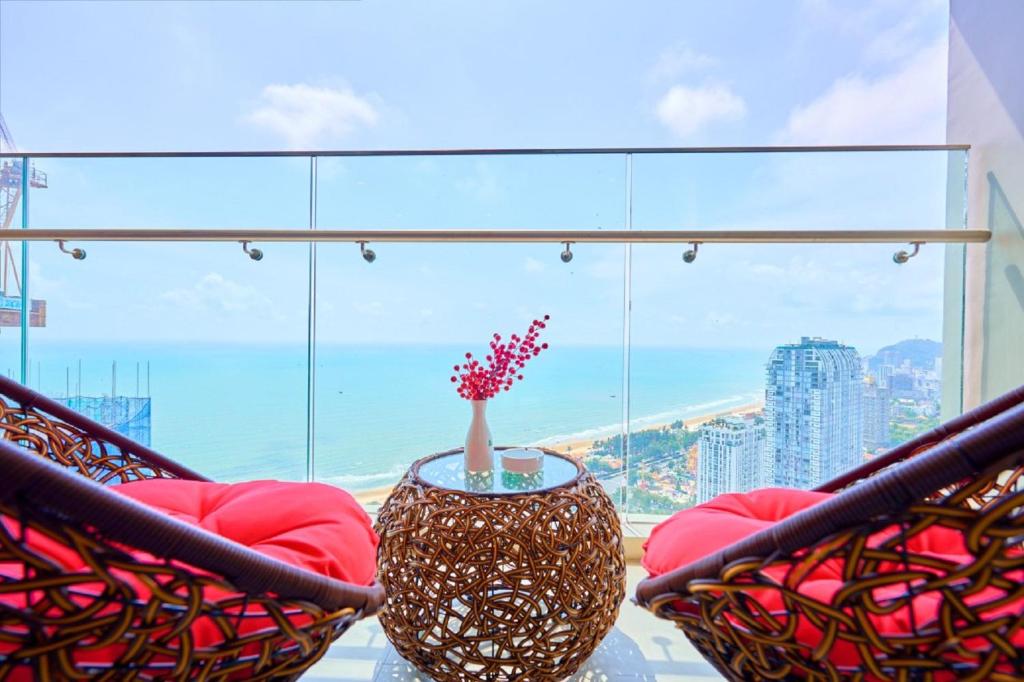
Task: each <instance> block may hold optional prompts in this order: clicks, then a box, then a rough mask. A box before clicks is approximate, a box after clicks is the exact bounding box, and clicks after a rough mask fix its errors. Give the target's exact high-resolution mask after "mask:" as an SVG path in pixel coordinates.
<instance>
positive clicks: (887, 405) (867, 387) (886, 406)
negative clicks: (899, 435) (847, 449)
mask: <svg viewBox="0 0 1024 682" xmlns="http://www.w3.org/2000/svg"><path fill="white" fill-rule="evenodd" d="M861 411H862V413H863V417H864V436H863V437H864V447H865V448H866V449H867V450H868V451H869V452H874V451H875V450H877V449H878V448H884V447H888V446H889V438H890V432H891V431H890V429H891V423H892V393H891V392H890V391H889V389H888V388H884V387H882V386H879V385H878V382H877V381H875V380H874V378H873V377H868V379H867V380H866V381H865V382H864V397H863V402H862V404H861Z"/></svg>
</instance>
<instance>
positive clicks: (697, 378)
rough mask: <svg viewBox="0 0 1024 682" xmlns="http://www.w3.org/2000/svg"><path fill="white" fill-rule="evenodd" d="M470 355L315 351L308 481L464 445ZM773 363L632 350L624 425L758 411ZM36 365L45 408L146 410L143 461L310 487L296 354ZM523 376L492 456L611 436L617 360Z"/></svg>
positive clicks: (130, 349) (619, 415)
mask: <svg viewBox="0 0 1024 682" xmlns="http://www.w3.org/2000/svg"><path fill="white" fill-rule="evenodd" d="M466 350H477V349H474V348H471V347H467V346H461V345H460V346H455V345H452V346H440V345H430V346H427V345H379V346H351V345H335V346H330V345H326V346H325V345H321V346H319V347H318V348H317V354H316V410H315V426H314V443H313V445H314V448H313V453H314V463H315V464H314V471H315V478H316V479H317V480H322V481H326V482H330V483H334V484H337V485H341V486H343V487H345V488H348V489H351V490H365V489H368V488H375V487H379V486H382V485H387V484H390V483H394V482H395V481H396V480H397V479H398V478H399V477H400V476H401V475H402V474H403V473H404V471H405V470H406V469H407V468H408V466H409V464H410V463H411V462H412V461H413V460H415V459H417V458H418V457H422V456H424V455H427V454H430V453H433V452H437V451H439V450H445V449H448V448H452V447H457V446H459V445H461V444H462V442H463V440H464V438H465V433H466V429H467V427H468V425H469V418H470V408H469V405H468V404H467V403H466V401H464V400H462V399H460V398H459V397H458V395H457V394H456V392H455V387H454V385H453V384H452V383H451V382H450V380H449V377H450V376H451V374H452V371H451V370H452V366H453V365H454V364H456V363H457V362H458V361H459V359H460V358H461V357H463V354H464V353H465V351H466ZM770 352H771V348H766V349H765V350H764V351H751V350H710V349H693V348H644V347H640V348H638V347H634V348H632V349H631V351H630V367H631V372H630V376H631V381H630V405H629V408H630V421H631V424H632V427H633V428H634V429H640V428H643V427H644V426H649V425H651V424H657V423H664V422H667V421H672V420H675V419H679V418H686V417H693V416H699V415H702V414H707V413H711V412H717V411H721V410H726V409H729V408H733V407H739V406H741V405H745V404H748V403H750V402H752V401H754V400H758V399H760V398H762V397H763V391H764V364H765V362H766V361H767V359H768V356H769V354H770ZM29 360H30V379H29V384H30V386H31V387H32V388H36V389H40V390H42V391H43V392H44V393H46V394H47V395H50V396H54V397H62V396H64V395H66V394H67V393H68V392H69V391H70V393H71V394H72V395H74V394H76V393H79V392H80V393H81V394H82V395H110V394H111V392H112V390H114V391H116V393H117V394H119V395H128V396H134V395H143V396H145V395H149V396H151V398H152V447H153V448H154V449H156V450H157V451H159V452H162V453H164V454H166V455H168V456H170V457H172V458H174V459H176V460H178V461H180V462H182V463H184V464H185V465H187V466H190V467H192V468H194V469H196V470H198V471H201V472H202V473H204V474H207V475H209V476H211V477H213V478H215V479H217V480H227V481H232V480H242V479H253V478H276V479H291V480H301V479H304V478H305V475H306V457H307V442H306V433H307V423H306V422H307V398H306V396H307V361H306V347H305V345H304V344H303V345H299V344H296V345H288V346H260V345H205V344H182V345H174V346H172V345H146V344H138V343H132V344H123V345H122V344H58V343H52V342H33V343H32V344H31V345H30V347H29ZM115 362H116V363H117V370H116V378H115V376H114V372H113V371H112V365H113V363H115ZM79 365H80V366H81V380H80V381H79ZM16 366H17V359H16V358H0V371H3V372H4V373H8V372H13V371H14V367H16ZM147 368H148V372H147ZM524 374H525V380H524V381H523V382H521V383H517V384H516V385H514V386H513V387H512V390H511V391H509V392H507V393H502V394H501V395H499V396H498V397H497V398H495V399H494V400H492V401H491V403H490V404H489V405H488V409H487V417H488V422H489V424H490V427H491V432H492V434H493V436H494V440H495V443H496V444H544V443H553V442H556V441H564V440H571V439H583V438H594V437H603V436H610V435H614V434H617V433H619V431H620V429H621V424H622V421H623V404H622V393H623V382H622V377H623V353H622V348H621V346H611V347H602V346H575V347H573V346H553V347H552V348H550V349H549V350H548V351H545V352H544V353H543V354H542V355H541V356H540V357H538V358H536V359H534V360H532V361H531V362H530V363H529V364H528V365H527V367H526V370H525V372H524ZM115 380H116V387H115V385H114V382H115ZM79 384H80V391H79Z"/></svg>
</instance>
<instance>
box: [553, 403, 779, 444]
mask: <svg viewBox="0 0 1024 682" xmlns="http://www.w3.org/2000/svg"><path fill="white" fill-rule="evenodd" d="M761 397H762V396H761V394H760V393H746V394H740V395H733V396H729V397H728V398H720V399H719V400H709V401H707V402H703V403H694V404H691V405H682V406H680V407H677V408H673V409H671V410H665V411H663V412H656V413H655V414H649V415H645V416H643V417H634V418H632V419H630V420H629V426H630V429H636V428H642V427H645V426H647V427H650V426H654V425H655V424H664V423H665V422H671V421H676V420H679V419H691V418H693V417H700V416H703V415H705V414H707V413H708V411H709V410H711V411H717V410H716V409H715V408H728V407H741V406H743V405H747V404H749V403H751V402H753V401H755V400H758V399H760V398H761ZM621 432H622V422H615V423H614V424H608V425H605V426H598V427H594V428H589V429H583V430H581V431H574V432H572V433H567V434H559V435H557V436H547V437H545V438H542V439H540V440H536V441H534V443H533V445H553V444H556V443H564V442H567V441H577V440H596V439H598V438H608V437H610V436H616V435H619V434H620V433H621Z"/></svg>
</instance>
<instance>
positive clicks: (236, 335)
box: [0, 145, 988, 514]
mask: <svg viewBox="0 0 1024 682" xmlns="http://www.w3.org/2000/svg"><path fill="white" fill-rule="evenodd" d="M4 156H6V157H9V158H11V159H12V160H13V161H14V162H16V163H21V164H33V165H34V166H37V167H38V168H39V169H40V171H41V172H45V173H46V174H47V176H48V183H47V184H48V186H47V187H46V188H32V187H22V186H18V187H15V186H12V187H9V188H8V187H4V188H2V189H3V191H4V192H5V193H6V194H5V195H4V197H6V199H7V201H6V203H4V202H0V204H3V205H4V206H6V207H7V208H6V211H7V212H6V213H5V214H4V216H3V217H4V220H3V224H2V226H0V227H2V229H0V251H2V262H3V273H4V278H3V292H2V293H3V299H2V301H3V302H4V305H3V306H0V316H2V315H4V314H7V317H0V320H2V321H3V324H4V326H3V327H2V329H0V371H3V372H4V373H6V374H8V375H11V376H14V377H15V378H19V379H21V380H22V381H23V382H24V383H26V384H28V385H30V386H31V387H33V388H38V389H40V390H42V391H44V392H46V393H47V394H49V395H51V396H53V397H56V398H59V399H63V400H66V401H67V402H68V403H69V404H70V405H71V406H72V407H75V408H76V409H80V410H83V411H86V412H89V413H92V414H95V415H96V416H98V417H100V418H101V419H103V420H105V421H107V422H108V423H111V424H114V425H116V426H118V427H119V428H121V429H123V430H125V431H126V432H127V433H129V434H130V435H133V436H135V437H138V438H140V439H142V440H146V439H149V441H150V442H151V444H152V445H153V447H154V448H155V449H157V450H159V451H161V452H164V453H166V454H168V455H169V456H171V457H174V458H176V459H179V460H181V461H182V462H183V463H185V464H186V465H188V466H190V467H193V468H196V469H198V470H200V471H202V472H204V473H207V474H210V475H211V476H213V477H214V478H218V479H228V480H230V479H239V478H252V477H276V478H292V479H303V478H309V479H315V480H321V481H326V482H330V483H335V484H338V485H342V486H343V487H346V488H348V489H350V490H353V491H355V492H358V493H359V494H360V495H361V496H362V498H363V499H365V500H367V501H368V502H372V501H373V500H377V499H380V497H381V495H382V490H383V489H386V487H387V486H388V485H389V484H391V483H394V482H395V481H396V480H397V479H398V477H399V476H400V475H401V474H402V473H403V471H404V469H405V468H406V467H407V466H408V464H409V463H410V462H411V461H412V460H413V459H415V458H417V457H419V456H422V455H425V454H428V453H430V452H434V451H438V450H442V449H446V448H449V447H452V446H455V445H458V444H460V443H461V441H462V439H463V438H464V435H465V430H466V427H467V426H468V422H469V416H468V411H469V410H468V406H466V405H463V404H462V403H461V401H459V400H457V396H456V395H455V392H454V390H452V387H451V385H450V384H449V382H448V377H449V375H450V373H451V368H452V367H451V366H452V365H453V364H455V363H456V362H457V361H459V359H460V357H462V356H463V354H464V353H465V352H466V351H473V352H474V353H475V354H477V355H483V354H484V353H482V352H481V351H485V350H486V347H487V346H486V344H487V341H488V340H489V336H490V334H491V333H492V332H500V333H502V334H508V333H511V332H521V331H523V329H525V326H526V325H527V324H528V323H529V320H531V319H533V318H534V317H537V316H539V315H542V314H545V313H547V314H550V315H552V321H551V325H550V327H549V329H548V330H547V331H546V334H547V336H548V338H547V340H548V342H549V343H550V344H551V348H550V351H549V353H548V354H546V355H544V356H542V357H540V358H538V359H537V360H536V361H535V362H533V363H531V365H530V366H528V367H527V371H526V372H525V374H526V375H527V376H526V379H525V381H524V382H523V383H522V384H521V385H517V386H515V387H514V388H513V390H512V391H511V392H509V393H507V394H502V395H501V396H500V397H499V398H498V399H497V400H495V402H494V404H493V405H492V406H491V408H490V409H489V419H490V421H491V428H492V431H493V432H494V436H495V439H496V440H497V441H499V442H503V443H504V442H516V443H538V444H544V445H547V446H549V447H555V448H560V449H563V450H567V451H570V452H572V453H574V454H578V455H580V456H582V457H584V459H585V461H586V463H587V464H588V466H589V467H590V468H591V469H592V470H594V471H596V472H598V473H599V475H601V476H602V477H603V479H604V481H605V482H606V484H607V486H608V488H609V489H610V490H612V491H613V492H614V493H615V495H616V496H617V500H618V502H619V503H620V504H621V505H622V508H623V509H624V510H626V511H628V512H631V513H655V514H663V513H667V512H669V511H671V510H673V509H675V508H678V507H681V506H686V505H689V504H692V503H693V502H694V501H696V500H697V499H698V498H699V497H700V496H703V495H706V494H708V493H709V492H710V491H721V490H725V489H740V488H745V487H749V486H751V485H753V484H755V483H763V482H765V480H763V479H764V477H765V476H771V475H776V474H777V473H778V472H775V473H767V472H769V470H772V469H773V467H792V468H795V469H794V470H800V471H801V472H803V468H806V472H803V473H801V474H800V475H801V476H805V478H806V480H804V479H800V480H799V481H797V483H805V484H812V483H813V482H814V480H815V477H817V478H820V479H824V478H828V477H829V473H830V472H832V471H833V470H835V469H836V468H837V467H844V466H848V465H850V464H851V463H852V462H853V460H854V459H856V460H857V461H861V460H862V459H863V458H865V457H870V456H871V454H872V452H873V451H874V450H876V449H878V448H880V447H883V446H884V444H885V443H892V442H894V441H898V440H902V439H906V438H908V437H910V435H912V434H913V433H915V432H917V431H919V430H921V429H923V428H926V427H928V426H930V425H931V424H933V423H934V422H935V420H936V419H938V417H939V412H940V411H941V412H942V413H944V414H946V415H952V414H956V413H958V412H959V411H960V393H961V388H960V387H961V382H962V376H961V373H962V369H961V368H962V362H961V359H962V325H963V310H962V298H963V293H962V288H963V262H964V258H963V253H964V244H965V243H968V242H977V241H985V240H986V239H987V238H988V232H987V231H985V230H975V229H968V225H969V223H968V221H967V217H966V215H965V210H964V206H965V201H964V195H965V181H966V162H967V148H966V147H964V146H942V145H938V146H904V147H830V148H826V147H798V148H797V147H793V148H714V149H587V150H452V151H414V152H284V153H233V152H197V153H124V154H121V153H115V154H111V153H95V154H26V155H19V156H13V155H4ZM22 167H27V166H25V165H23V166H22ZM20 177H25V176H24V175H23V176H20ZM16 194H17V195H18V196H17V200H14V197H15V195H16ZM26 206H27V207H28V209H27V210H25V207H26ZM54 241H59V242H61V244H60V246H61V249H63V251H65V252H68V253H72V254H73V253H74V250H75V249H83V250H86V251H87V252H88V255H87V257H86V258H84V260H79V261H76V260H74V259H72V258H69V257H68V256H67V255H65V253H62V250H61V249H58V247H57V246H56V245H54V244H52V243H39V242H54ZM238 242H245V244H243V246H244V247H245V248H246V249H247V250H248V252H249V254H250V256H252V255H254V253H253V249H258V250H259V251H261V252H262V259H260V260H259V261H258V262H256V260H255V259H253V258H251V257H248V258H247V257H246V256H245V255H244V254H243V253H241V249H240V247H239V244H238ZM894 244H898V246H894ZM921 244H923V245H924V246H923V247H921V248H920V249H919V248H918V247H920V245H921ZM368 249H369V250H371V251H373V252H375V256H376V258H375V259H370V258H368V257H366V256H367V250H368ZM897 250H898V251H902V252H903V253H904V255H903V257H901V258H897V259H896V260H897V261H900V260H902V261H903V264H902V265H898V264H896V263H894V262H893V260H894V258H893V257H894V251H897ZM361 254H362V255H363V256H364V258H360V255H361ZM570 256H571V257H570ZM908 257H909V259H908ZM33 302H39V303H33ZM43 302H45V303H43ZM8 303H9V304H10V306H8V305H7V304H8ZM8 307H9V308H10V310H8ZM40 310H41V311H42V312H41V316H40ZM12 325H13V326H12ZM521 328H522V329H521ZM803 337H808V338H812V337H824V338H827V339H830V340H836V341H838V342H840V344H841V345H843V346H846V347H849V348H851V349H854V350H856V351H857V355H856V356H854V355H852V354H851V353H852V351H847V350H843V351H842V353H846V354H847V355H846V356H844V357H846V360H843V362H848V363H849V367H848V369H849V376H847V377H846V379H845V380H844V381H845V383H844V384H842V385H843V386H845V389H843V390H846V391H847V392H848V393H849V395H850V396H853V395H854V393H850V392H851V391H855V397H849V396H848V397H847V398H846V399H842V398H840V397H836V396H835V395H831V394H830V395H831V397H828V399H827V400H826V399H821V398H816V399H815V400H811V399H810V398H809V397H808V395H807V394H810V393H811V392H813V391H818V392H819V393H821V392H822V391H823V390H824V391H825V393H828V391H830V390H831V391H833V393H835V391H837V390H839V389H837V388H836V387H837V386H839V384H836V383H835V381H837V380H836V379H834V378H833V379H828V378H827V377H824V373H825V369H824V367H825V365H827V364H828V363H830V362H831V363H833V365H834V364H835V362H834V361H833V360H831V359H829V358H831V357H832V355H830V353H831V351H829V352H825V351H824V350H820V349H816V347H815V343H817V342H814V341H808V342H806V343H804V344H802V343H801V339H802V338H803ZM902 341H910V343H904V344H902V345H897V346H895V347H894V348H893V347H892V346H893V345H894V344H897V343H898V342H902ZM928 342H931V343H928ZM779 348H781V349H782V350H778V349H779ZM826 356H827V357H826ZM822 358H824V359H822ZM815 363H818V364H817V365H815ZM812 366H813V367H812ZM832 371H833V373H834V367H833V370H832ZM800 373H803V374H801V377H803V378H804V379H806V381H804V379H799V380H798V379H796V378H794V377H796V375H797V374H800ZM868 375H870V377H871V379H872V382H873V383H872V382H869V383H868V384H867V385H863V381H864V378H865V377H866V376H868ZM814 376H817V377H818V379H813V377H814ZM814 381H819V384H814V383H813V382H814ZM829 381H832V383H831V384H829V383H828V382H829ZM822 382H824V383H822ZM823 386H824V388H823ZM830 387H831V388H830ZM851 387H852V388H851ZM766 398H767V401H768V412H767V413H765V412H763V411H764V403H765V401H766ZM772 410H775V412H774V413H773V412H771V411H772ZM804 413H806V414H804ZM726 414H738V415H747V417H748V418H747V419H742V418H738V419H732V420H726V421H720V422H716V423H715V424H714V425H712V426H711V427H707V428H704V429H701V428H699V426H698V425H699V424H701V423H704V422H705V421H706V419H707V418H710V417H713V416H721V415H726ZM785 415H788V417H786V418H787V419H789V417H792V419H789V421H786V420H785V419H783V416H785ZM851 424H855V425H857V426H854V427H851V426H850V425H851ZM851 428H852V429H853V431H859V437H858V436H857V434H856V433H854V434H853V435H850V433H849V430H850V429H851ZM844 429H845V431H844ZM769 434H770V435H769ZM844 434H845V435H844ZM789 437H792V438H794V439H798V440H800V441H801V443H802V444H797V445H792V444H788V445H787V444H786V443H784V442H783V441H785V439H787V438H789ZM851 439H852V440H853V441H857V445H856V450H857V451H856V452H852V451H849V447H847V446H849V445H850V443H851V442H852V441H851ZM702 440H703V444H702ZM834 443H840V444H844V443H845V444H846V445H845V446H844V447H846V450H843V448H840V450H842V452H840V453H839V454H835V453H833V452H832V450H830V449H829V446H830V445H831V444H834ZM823 444H824V445H823ZM786 448H789V450H786ZM801 448H803V449H801ZM775 450H778V451H780V452H784V453H785V452H789V455H786V454H781V455H780V454H778V453H776V452H774V451H775ZM698 451H699V452H701V456H700V458H698V456H697V453H698ZM751 453H759V454H758V455H757V457H754V455H753V454H751ZM793 453H797V455H799V453H803V455H800V456H797V455H794V454H793ZM807 453H818V454H812V455H807ZM830 453H831V454H830ZM805 455H806V457H805V459H806V461H804V460H801V459H800V457H802V456H805ZM794 457H795V458H794ZM794 480H796V479H794Z"/></svg>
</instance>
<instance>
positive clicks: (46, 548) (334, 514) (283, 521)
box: [0, 479, 377, 680]
mask: <svg viewBox="0 0 1024 682" xmlns="http://www.w3.org/2000/svg"><path fill="white" fill-rule="evenodd" d="M110 489H111V490H115V491H117V492H119V493H120V494H122V495H125V496H126V497H131V498H132V499H134V500H136V501H138V502H141V503H143V504H146V505H148V506H150V507H153V508H154V509H157V510H159V511H161V512H163V513H165V514H168V515H169V516H173V517H175V518H177V519H180V520H182V521H185V522H186V523H190V524H192V525H195V526H199V527H201V528H204V529H206V530H208V531H210V532H213V533H216V534H218V535H220V536H222V537H225V538H228V539H231V540H234V541H235V542H238V543H239V544H242V545H245V546H247V547H250V548H251V549H254V550H256V551H258V552H260V553H262V554H265V555H267V556H270V557H274V558H276V559H279V560H281V561H283V562H286V563H288V564H291V565H293V566H296V567H298V568H302V569H306V570H310V571H313V572H316V573H319V574H321V575H325V576H329V577H332V578H336V579H338V580H343V581H346V582H349V583H354V584H357V585H370V584H372V583H373V580H374V573H375V570H376V554H377V552H376V550H377V536H376V534H375V533H374V531H373V527H372V525H371V522H370V518H369V517H368V516H367V514H366V512H364V511H363V509H362V508H361V507H360V506H359V504H358V503H356V501H355V500H354V499H353V498H352V496H351V495H349V494H348V493H346V492H345V491H343V490H340V489H338V488H335V487H332V486H328V485H323V484H319V483H284V482H279V481H253V482H248V483H236V484H223V483H211V482H202V481H184V480H175V479H150V480H145V481H137V482H132V483H125V484H122V485H118V486H112V487H111V488H110ZM0 524H3V526H4V529H5V530H6V532H7V533H8V534H10V535H11V536H12V537H15V538H17V537H19V536H20V535H21V530H20V524H19V523H18V522H17V521H16V520H15V519H11V518H8V517H0ZM25 542H26V544H27V545H29V546H30V547H32V549H33V551H34V553H36V554H38V555H41V556H45V557H47V558H48V559H49V560H50V561H52V562H54V563H56V564H58V565H60V566H61V567H62V569H63V570H64V572H65V573H68V574H70V573H75V572H82V573H84V574H88V573H90V572H91V571H90V568H89V566H87V565H86V564H85V562H84V561H83V560H82V557H81V555H79V554H78V553H77V552H74V551H72V550H71V549H69V548H68V547H66V546H65V545H63V544H61V543H58V542H56V541H54V540H52V539H50V538H49V537H46V536H44V535H42V534H40V533H37V532H35V531H31V530H30V531H27V532H26V537H25ZM122 549H125V551H128V552H129V553H131V554H132V555H133V556H134V557H135V559H136V560H137V561H138V562H140V563H153V564H160V563H162V561H161V560H160V559H157V558H154V557H152V556H151V555H149V554H147V553H145V552H141V551H137V550H134V551H133V550H132V549H131V548H122ZM190 570H191V571H192V572H195V573H203V572H202V571H199V570H197V569H195V568H191V569H190ZM5 577H6V578H9V579H13V580H21V579H23V568H22V565H21V564H20V563H10V562H9V563H0V584H2V583H3V582H4V578H5ZM119 577H120V578H121V579H122V580H123V581H124V582H125V583H126V584H127V585H128V586H129V589H130V590H132V591H133V592H135V594H136V595H138V598H139V599H141V600H145V599H147V598H148V595H149V594H150V588H149V586H148V585H147V584H146V583H144V582H143V581H142V580H140V579H139V578H138V577H137V576H136V575H135V574H133V573H126V572H120V574H119ZM74 589H75V593H76V594H77V595H78V596H76V597H74V599H76V600H78V601H80V602H81V605H82V607H83V608H84V607H85V606H87V605H88V603H90V602H91V601H92V599H93V597H92V596H91V595H96V594H99V593H101V592H103V591H104V589H105V586H104V585H103V584H102V583H100V582H99V581H97V582H96V583H95V584H92V583H78V584H77V585H76V586H75V588H74ZM239 596H240V595H237V594H232V593H229V592H226V591H224V590H220V589H216V588H211V587H207V588H205V591H204V594H203V598H204V600H207V601H218V602H220V601H224V600H229V599H234V598H237V597H239ZM37 598H38V597H36V599H37ZM28 600H29V595H27V594H24V593H8V594H3V593H0V607H3V606H8V607H13V608H16V609H17V608H25V606H26V605H27V601H28ZM33 601H35V599H33ZM116 608H119V607H117V606H116V605H114V604H111V605H110V606H108V607H107V608H105V609H104V610H102V611H99V612H98V613H97V615H102V614H104V613H107V612H108V611H109V610H111V609H116ZM226 612H227V613H234V614H237V615H239V616H241V615H242V614H241V613H240V612H239V608H238V607H228V608H227V609H226ZM291 620H292V622H293V623H294V624H295V625H296V626H298V627H303V626H305V625H307V624H308V623H309V617H308V616H304V615H301V614H296V615H295V616H291ZM237 627H238V630H239V632H240V633H242V634H251V633H254V632H257V631H260V630H263V629H266V628H270V627H276V626H275V624H274V622H273V620H272V618H270V617H268V616H267V614H266V612H265V610H264V609H263V608H262V607H261V606H258V605H251V604H250V605H249V606H248V607H246V611H245V617H244V618H240V619H239V623H238V626H237ZM154 634H156V633H154ZM190 634H191V643H190V645H191V646H194V647H196V648H197V649H205V648H212V647H216V646H217V645H218V644H220V643H221V642H223V640H224V636H223V634H222V633H221V631H220V628H219V626H218V624H217V623H216V622H214V621H213V620H212V619H211V618H207V617H201V618H198V619H197V620H196V621H195V622H194V623H193V625H192V627H191V632H190ZM12 646H13V645H12V644H10V643H9V644H7V645H4V644H3V642H2V641H0V660H2V659H3V654H5V653H10V652H11V651H12V650H13V649H12ZM255 646H257V645H253V647H255ZM123 652H124V645H123V643H115V644H110V645H108V646H101V647H96V648H92V647H89V648H84V649H79V650H76V651H75V652H74V654H73V658H74V660H75V661H76V662H77V663H78V664H79V665H89V664H98V665H102V663H103V662H104V661H112V660H116V659H117V658H119V657H120V656H121V655H122V654H123ZM255 653H256V649H255V648H253V649H252V651H248V650H247V651H245V652H244V655H249V654H255ZM164 662H165V661H163V660H161V658H160V657H156V658H154V659H153V660H151V663H152V664H154V665H159V664H162V663H164ZM29 674H30V671H29V670H28V669H27V668H23V667H19V668H16V669H15V671H14V673H13V675H14V677H13V679H14V680H21V679H29V678H28V675H29Z"/></svg>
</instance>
